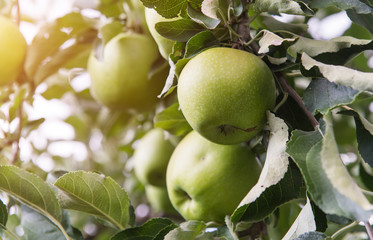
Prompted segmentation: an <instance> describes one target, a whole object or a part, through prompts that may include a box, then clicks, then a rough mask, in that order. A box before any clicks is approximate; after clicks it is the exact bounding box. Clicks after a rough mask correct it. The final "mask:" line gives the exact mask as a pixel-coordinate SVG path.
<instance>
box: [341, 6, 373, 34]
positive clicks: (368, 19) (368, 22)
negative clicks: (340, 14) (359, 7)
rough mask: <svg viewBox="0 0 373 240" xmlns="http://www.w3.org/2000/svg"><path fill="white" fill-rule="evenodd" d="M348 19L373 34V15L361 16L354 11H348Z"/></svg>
mask: <svg viewBox="0 0 373 240" xmlns="http://www.w3.org/2000/svg"><path fill="white" fill-rule="evenodd" d="M347 15H348V17H349V18H350V19H351V20H352V21H353V22H355V23H357V24H359V25H361V26H363V27H365V28H366V29H367V30H368V31H369V32H370V33H371V34H373V24H372V21H373V14H359V13H358V12H357V11H356V10H354V9H349V10H347Z"/></svg>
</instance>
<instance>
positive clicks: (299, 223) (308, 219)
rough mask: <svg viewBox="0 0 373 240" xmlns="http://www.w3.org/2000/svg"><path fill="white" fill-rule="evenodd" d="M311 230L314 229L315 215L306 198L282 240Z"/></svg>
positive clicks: (287, 239)
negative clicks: (304, 203)
mask: <svg viewBox="0 0 373 240" xmlns="http://www.w3.org/2000/svg"><path fill="white" fill-rule="evenodd" d="M313 231H316V222H315V216H314V215H313V210H312V206H311V202H310V200H309V199H308V198H307V203H306V205H304V207H303V209H302V211H301V212H300V213H299V215H298V217H297V219H296V220H295V221H294V223H293V225H292V226H291V227H290V229H289V231H288V232H287V233H286V235H285V236H284V237H283V238H282V240H289V239H295V238H297V237H299V236H300V235H302V234H304V233H307V232H313Z"/></svg>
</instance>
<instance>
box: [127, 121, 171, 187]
mask: <svg viewBox="0 0 373 240" xmlns="http://www.w3.org/2000/svg"><path fill="white" fill-rule="evenodd" d="M174 148H175V146H174V145H173V144H172V143H171V141H170V140H169V139H167V138H166V134H165V132H164V131H163V130H162V129H160V128H154V129H152V130H150V131H149V132H148V133H147V134H146V135H145V136H144V137H142V138H141V139H140V142H139V144H138V145H137V146H136V148H135V153H134V155H133V159H134V171H135V174H136V176H137V178H138V179H139V181H140V182H141V183H142V184H144V185H145V186H146V185H153V186H158V187H166V170H167V165H168V162H169V160H170V157H171V154H172V152H173V150H174Z"/></svg>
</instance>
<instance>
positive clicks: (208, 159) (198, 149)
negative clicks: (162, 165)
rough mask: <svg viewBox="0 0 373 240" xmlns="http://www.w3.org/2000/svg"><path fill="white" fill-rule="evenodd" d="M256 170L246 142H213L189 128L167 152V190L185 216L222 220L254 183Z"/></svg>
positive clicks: (253, 158) (255, 163) (187, 217)
mask: <svg viewBox="0 0 373 240" xmlns="http://www.w3.org/2000/svg"><path fill="white" fill-rule="evenodd" d="M260 171H261V168H260V166H259V164H258V163H257V161H256V159H255V155H254V153H253V152H252V151H251V149H250V148H249V147H248V146H247V145H245V144H235V145H221V144H216V143H213V142H211V141H208V140H207V139H205V138H204V137H202V136H201V135H200V134H198V133H197V132H196V131H192V132H191V133H189V134H188V135H187V136H186V137H185V138H183V139H182V140H181V141H180V143H179V144H178V145H177V146H176V148H175V150H174V152H173V154H172V156H171V159H170V162H169V164H168V167H167V176H166V181H167V190H168V194H169V197H170V200H171V203H172V205H173V206H174V207H175V209H176V210H177V211H178V212H179V213H180V214H181V215H182V216H183V217H184V218H185V219H186V220H199V221H204V222H210V221H214V222H218V223H222V222H224V218H225V216H226V215H231V214H232V213H233V211H234V210H235V209H236V208H237V206H238V205H239V203H240V202H241V200H242V199H243V198H244V197H245V196H246V194H247V193H248V192H249V191H250V189H251V188H252V187H253V186H254V185H255V184H256V182H257V180H258V178H259V175H260Z"/></svg>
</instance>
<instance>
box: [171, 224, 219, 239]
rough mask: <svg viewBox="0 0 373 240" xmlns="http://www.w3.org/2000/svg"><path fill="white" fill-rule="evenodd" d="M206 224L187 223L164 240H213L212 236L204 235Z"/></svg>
mask: <svg viewBox="0 0 373 240" xmlns="http://www.w3.org/2000/svg"><path fill="white" fill-rule="evenodd" d="M206 227H207V226H206V224H205V223H203V222H200V221H188V222H183V223H181V224H180V226H179V227H178V228H175V229H173V230H172V231H170V232H169V233H168V234H167V235H166V236H165V238H164V240H175V239H177V240H195V239H200V240H213V236H212V234H209V233H205V232H204V230H205V229H206Z"/></svg>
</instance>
